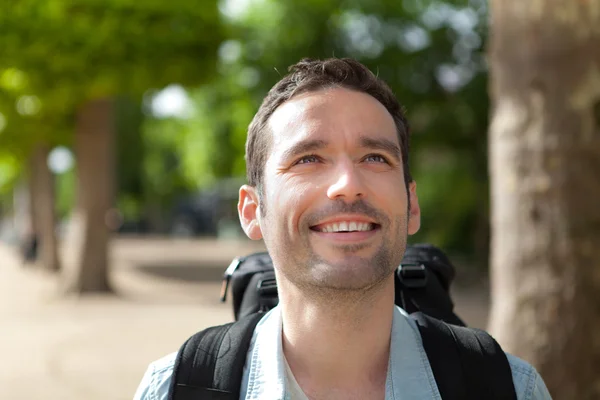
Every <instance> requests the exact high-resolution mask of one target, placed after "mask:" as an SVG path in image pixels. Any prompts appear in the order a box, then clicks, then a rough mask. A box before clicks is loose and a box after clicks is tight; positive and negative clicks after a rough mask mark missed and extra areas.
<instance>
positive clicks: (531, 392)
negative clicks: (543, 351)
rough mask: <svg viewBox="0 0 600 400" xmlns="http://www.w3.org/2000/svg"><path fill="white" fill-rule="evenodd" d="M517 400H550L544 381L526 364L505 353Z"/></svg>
mask: <svg viewBox="0 0 600 400" xmlns="http://www.w3.org/2000/svg"><path fill="white" fill-rule="evenodd" d="M506 358H507V359H508V363H509V364H510V369H511V372H512V377H513V382H514V385H515V391H516V392H517V399H518V400H550V399H552V397H550V393H548V389H547V388H546V384H545V383H544V380H543V379H542V377H541V376H540V374H539V373H538V372H537V371H536V369H535V368H534V367H533V366H532V365H531V364H529V363H528V362H526V361H524V360H522V359H520V358H518V357H515V356H513V355H512V354H509V353H506Z"/></svg>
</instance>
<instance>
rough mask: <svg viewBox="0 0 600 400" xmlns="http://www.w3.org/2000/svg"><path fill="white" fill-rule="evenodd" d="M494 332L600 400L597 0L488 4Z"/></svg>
mask: <svg viewBox="0 0 600 400" xmlns="http://www.w3.org/2000/svg"><path fill="white" fill-rule="evenodd" d="M491 15H492V21H491V22H492V24H491V29H492V32H491V43H490V62H491V64H490V65H491V84H490V93H491V96H492V106H493V118H492V124H491V127H490V141H489V143H490V175H491V203H492V207H491V219H492V248H491V265H492V310H491V317H490V325H489V327H490V331H491V333H492V334H493V335H494V336H495V337H496V338H497V339H498V341H499V342H500V344H501V345H502V346H503V347H504V348H505V350H506V351H508V352H511V353H513V354H515V355H517V356H520V357H522V358H524V359H525V360H527V361H529V362H531V363H532V364H533V365H534V366H535V367H536V368H537V369H538V371H539V372H540V373H541V375H542V377H543V378H544V380H545V381H546V383H547V386H548V388H549V390H550V392H551V394H552V395H553V398H554V399H558V400H560V399H565V400H567V399H568V400H571V399H579V400H583V399H599V398H600V0H579V1H574V0H536V1H523V0H492V2H491Z"/></svg>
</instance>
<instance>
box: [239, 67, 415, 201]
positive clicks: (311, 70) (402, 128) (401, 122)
mask: <svg viewBox="0 0 600 400" xmlns="http://www.w3.org/2000/svg"><path fill="white" fill-rule="evenodd" d="M289 71H290V73H289V74H288V75H286V76H285V77H284V78H283V79H281V80H280V81H279V82H277V84H276V85H275V86H273V88H271V90H270V91H269V93H268V94H267V96H266V97H265V98H264V100H263V102H262V104H261V106H260V108H259V109H258V112H257V113H256V115H255V116H254V119H253V120H252V122H251V123H250V126H249V128H248V140H247V141H246V173H247V179H248V183H249V184H250V185H252V186H254V187H257V188H258V189H259V192H261V191H262V183H263V176H264V168H265V164H266V161H267V157H268V154H269V151H270V144H271V135H270V133H269V129H268V126H267V123H268V120H269V118H270V117H271V115H272V114H273V113H274V112H275V110H276V109H277V108H278V107H279V106H280V105H282V104H283V103H284V102H286V101H288V100H289V99H291V98H292V97H294V96H295V95H299V94H301V93H306V92H311V91H318V90H321V89H327V88H333V87H342V88H346V89H350V90H356V91H359V92H363V93H366V94H368V95H371V96H372V97H374V98H375V99H377V100H378V101H379V102H380V103H381V104H383V105H384V106H385V108H386V109H387V110H388V112H389V113H390V114H391V115H392V118H393V119H394V123H395V124H396V131H397V133H398V139H399V142H400V148H401V151H402V163H403V167H404V181H405V184H406V185H407V186H408V184H409V183H410V182H411V181H412V177H411V174H410V169H409V165H408V153H409V132H410V131H409V126H408V121H407V120H406V117H405V116H404V110H403V108H402V106H401V105H400V103H399V102H398V100H397V99H396V97H395V96H394V94H393V93H392V90H391V89H390V88H389V86H388V85H387V84H386V83H385V82H384V81H382V80H381V79H379V78H378V77H376V76H375V75H374V74H373V73H372V72H371V71H370V70H369V69H368V68H367V67H365V66H364V65H362V64H361V63H359V62H358V61H356V60H353V59H350V58H342V59H338V58H330V59H327V60H323V61H321V60H312V59H309V58H304V59H302V60H301V61H300V62H298V63H297V64H295V65H292V66H291V67H290V68H289Z"/></svg>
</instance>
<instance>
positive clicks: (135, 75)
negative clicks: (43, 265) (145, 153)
mask: <svg viewBox="0 0 600 400" xmlns="http://www.w3.org/2000/svg"><path fill="white" fill-rule="evenodd" d="M3 7H4V9H2V10H0V42H1V43H2V46H0V67H1V68H4V69H8V68H13V69H16V70H19V71H23V72H24V73H25V74H26V75H27V77H28V79H29V88H30V89H31V90H32V93H33V94H35V95H36V98H37V99H39V101H40V103H41V105H42V106H43V107H44V108H45V115H52V116H55V118H57V119H58V120H61V121H62V120H64V121H67V122H68V125H69V126H70V128H71V130H72V131H73V132H74V133H75V137H74V141H73V142H74V148H75V153H76V159H77V199H76V210H75V212H74V214H73V225H72V230H71V238H72V239H73V242H72V243H71V245H72V246H74V247H75V248H74V252H75V254H76V257H75V258H76V263H75V264H74V265H73V268H66V269H65V275H64V284H65V288H66V290H67V291H72V292H87V291H106V290H110V284H109V280H108V269H107V268H108V262H107V250H108V249H107V246H108V235H109V232H108V227H107V223H106V217H107V212H108V210H109V208H111V207H112V206H113V205H114V195H115V193H114V190H115V187H114V186H115V183H114V180H115V177H114V170H113V167H112V166H113V163H114V158H115V154H114V142H115V139H114V131H115V126H114V124H115V116H114V97H115V96H116V95H118V94H123V95H130V96H132V97H133V98H140V96H141V94H142V93H143V92H144V91H145V90H147V89H148V88H149V87H160V86H162V85H166V84H168V83H171V82H180V83H183V84H198V83H200V82H202V81H205V80H207V79H209V77H210V76H211V74H212V72H213V71H214V55H215V52H216V48H217V46H218V44H219V43H220V42H221V40H222V30H221V27H220V22H219V16H218V10H217V6H216V2H214V1H205V2H203V3H202V4H201V5H199V4H196V3H194V4H192V3H189V2H187V1H183V0H174V1H171V2H168V3H165V2H163V1H158V0H148V1H144V2H138V1H134V0H110V1H99V0H97V1H94V0H92V1H88V0H75V1H66V0H48V1H44V2H39V1H36V0H20V1H18V2H5V3H3ZM44 123H45V121H44ZM42 126H43V125H39V126H38V128H41V127H42ZM51 127H53V125H48V128H51ZM46 130H47V132H44V134H45V135H46V137H47V138H52V137H53V135H54V134H55V133H54V132H53V131H52V130H51V129H46ZM15 131H18V132H20V131H21V129H20V127H19V128H15ZM40 135H41V134H40ZM36 137H40V136H36ZM24 140H27V139H26V138H24V137H23V135H19V136H14V141H15V143H17V145H18V146H17V147H19V146H22V141H24Z"/></svg>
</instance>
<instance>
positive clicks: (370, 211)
mask: <svg viewBox="0 0 600 400" xmlns="http://www.w3.org/2000/svg"><path fill="white" fill-rule="evenodd" d="M336 214H362V215H365V216H367V217H369V218H371V219H373V220H374V221H375V222H376V223H377V224H379V225H385V224H386V223H387V222H388V218H387V216H386V215H385V214H384V213H382V212H380V211H378V210H377V209H376V208H375V207H373V206H371V205H370V204H369V203H367V202H366V201H365V200H356V201H355V202H354V203H346V202H345V201H343V200H334V201H333V202H331V203H329V205H327V206H326V207H324V208H322V209H320V210H318V211H315V212H314V213H312V214H310V215H309V216H307V224H308V226H314V225H316V224H318V223H319V221H322V220H324V219H327V218H328V217H333V216H335V215H336Z"/></svg>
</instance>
